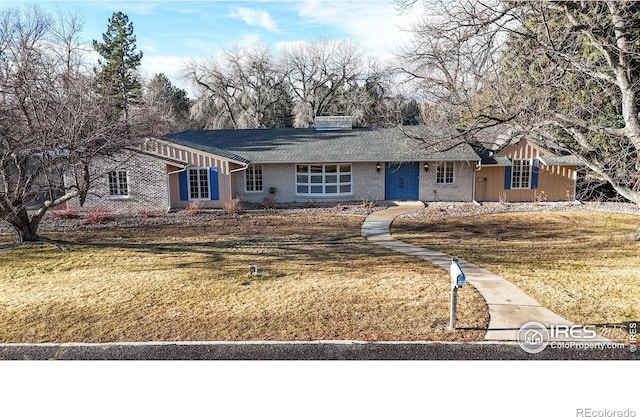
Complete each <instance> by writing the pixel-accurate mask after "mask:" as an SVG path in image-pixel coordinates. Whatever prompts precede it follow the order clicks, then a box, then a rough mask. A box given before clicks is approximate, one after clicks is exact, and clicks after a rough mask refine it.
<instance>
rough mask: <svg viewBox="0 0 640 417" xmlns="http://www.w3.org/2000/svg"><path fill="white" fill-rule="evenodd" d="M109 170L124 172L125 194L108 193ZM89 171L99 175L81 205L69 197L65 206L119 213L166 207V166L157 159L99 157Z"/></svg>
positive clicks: (167, 195)
mask: <svg viewBox="0 0 640 417" xmlns="http://www.w3.org/2000/svg"><path fill="white" fill-rule="evenodd" d="M112 170H119V171H120V170H121V171H126V172H127V185H128V189H129V195H128V196H126V197H125V196H118V197H113V196H110V195H109V177H108V172H109V171H112ZM93 173H94V175H99V176H100V177H99V178H98V179H97V180H96V181H95V182H94V185H93V187H92V188H91V192H90V193H89V195H88V196H87V200H86V202H85V204H84V206H83V207H82V208H80V206H79V201H78V199H72V200H70V201H69V202H68V203H67V207H69V208H72V209H78V210H81V211H91V210H93V209H96V208H99V209H106V210H110V211H111V212H113V213H122V214H134V213H140V212H143V211H158V210H160V211H166V210H168V208H169V193H168V189H167V166H166V164H165V163H163V162H161V161H159V160H156V159H153V158H149V157H144V156H141V155H138V154H132V153H123V154H120V155H118V156H116V157H114V158H110V159H109V160H106V159H102V160H100V161H99V162H98V163H96V164H95V166H94V167H93ZM65 180H68V179H65Z"/></svg>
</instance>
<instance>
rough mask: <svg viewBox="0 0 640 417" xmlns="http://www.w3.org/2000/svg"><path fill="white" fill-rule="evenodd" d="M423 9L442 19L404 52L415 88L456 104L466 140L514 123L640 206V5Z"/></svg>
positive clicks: (435, 5) (444, 4)
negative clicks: (563, 151) (567, 153)
mask: <svg viewBox="0 0 640 417" xmlns="http://www.w3.org/2000/svg"><path fill="white" fill-rule="evenodd" d="M398 3H399V4H400V5H401V6H406V7H411V6H412V5H413V4H414V3H416V2H415V1H410V0H407V1H402V0H400V1H399V2H398ZM424 3H425V5H426V6H427V7H425V9H426V10H437V14H438V15H439V16H440V17H439V18H435V17H433V16H431V17H426V18H425V19H424V21H423V22H422V23H421V24H420V25H419V26H418V27H416V28H415V30H414V34H415V37H414V39H413V43H412V49H408V50H406V51H405V55H404V56H405V57H406V58H407V61H408V62H410V63H411V64H412V65H411V66H409V67H408V68H407V70H406V73H407V74H409V75H410V76H411V77H412V79H413V80H414V81H417V82H419V83H420V84H421V85H422V86H423V87H424V88H425V90H426V91H428V92H429V93H432V94H434V96H435V97H436V98H438V99H443V100H445V101H447V102H449V103H452V104H456V105H457V106H458V108H459V109H460V116H461V121H462V124H464V125H465V126H466V127H467V128H468V129H469V130H473V129H477V128H483V127H486V126H493V125H497V124H502V123H509V124H511V125H513V126H515V127H516V128H517V129H518V130H520V131H521V132H528V134H534V135H538V137H539V138H541V139H542V140H544V141H546V142H548V143H550V144H552V145H555V146H560V147H562V148H565V149H568V150H569V151H571V152H572V153H573V154H574V155H575V156H576V157H578V158H579V159H580V160H582V161H583V162H584V163H585V164H586V165H587V166H588V167H589V168H590V169H591V170H592V171H593V172H595V173H597V174H598V175H600V176H601V177H602V178H604V179H605V180H606V181H607V182H609V183H610V184H611V185H612V187H613V188H614V189H615V190H616V191H617V192H618V193H619V194H620V195H622V196H624V197H625V198H627V199H628V200H630V201H632V202H634V203H637V204H640V181H638V175H639V174H638V171H639V170H640V163H639V161H640V159H639V156H640V119H639V116H638V111H639V108H638V106H639V105H640V97H639V96H638V90H639V88H640V81H639V80H640V58H639V57H640V41H639V40H640V3H638V2H635V1H630V0H623V1H617V0H616V1H614V0H611V1H597V2H595V1H594V2H587V1H526V2H525V1H498V0H491V1H485V2H475V1H471V0H457V1H426V2H424ZM638 235H640V231H639V233H638ZM639 237H640V236H639Z"/></svg>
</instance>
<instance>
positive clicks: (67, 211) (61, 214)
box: [51, 207, 80, 220]
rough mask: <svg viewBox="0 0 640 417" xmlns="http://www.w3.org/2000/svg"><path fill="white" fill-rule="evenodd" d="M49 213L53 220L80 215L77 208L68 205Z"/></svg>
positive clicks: (74, 217) (67, 218) (75, 217)
mask: <svg viewBox="0 0 640 417" xmlns="http://www.w3.org/2000/svg"><path fill="white" fill-rule="evenodd" d="M51 213H52V215H53V218H54V220H69V219H77V218H78V217H80V214H78V210H76V209H74V208H70V207H67V208H64V209H60V210H52V211H51Z"/></svg>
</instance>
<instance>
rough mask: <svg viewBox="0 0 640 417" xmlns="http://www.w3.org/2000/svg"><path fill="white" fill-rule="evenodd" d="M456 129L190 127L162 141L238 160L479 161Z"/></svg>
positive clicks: (419, 127)
mask: <svg viewBox="0 0 640 417" xmlns="http://www.w3.org/2000/svg"><path fill="white" fill-rule="evenodd" d="M455 137H456V132H455V130H449V131H447V130H445V129H438V128H431V127H426V126H411V127H405V128H403V129H400V128H388V129H353V130H342V131H318V130H315V129H235V130H189V131H185V132H181V133H176V134H172V135H167V136H165V137H163V138H162V139H163V140H166V141H169V142H173V143H176V144H179V145H182V146H187V147H191V148H194V149H197V150H200V151H203V152H207V153H212V154H215V155H219V156H223V157H226V158H229V159H232V160H235V161H239V162H242V163H249V162H251V163H314V162H323V163H326V162H329V163H332V162H380V161H383V162H407V161H422V160H424V161H427V160H428V161H460V160H462V161H479V160H480V157H479V156H478V154H477V153H476V152H475V151H474V150H473V148H472V147H471V146H470V145H469V144H467V143H459V140H456V139H455Z"/></svg>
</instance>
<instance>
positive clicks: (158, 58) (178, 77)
mask: <svg viewBox="0 0 640 417" xmlns="http://www.w3.org/2000/svg"><path fill="white" fill-rule="evenodd" d="M188 61H189V58H185V57H182V56H172V55H145V56H144V58H143V59H142V64H141V65H140V72H141V73H142V76H143V77H144V78H145V79H148V80H150V79H151V78H153V76H154V75H156V74H160V73H163V74H164V75H166V76H167V77H168V78H169V79H170V80H171V82H172V83H173V84H174V85H175V86H178V87H180V88H183V89H185V90H187V91H189V90H190V86H189V83H188V82H187V81H186V80H185V79H184V78H183V76H182V73H183V71H184V69H185V67H186V64H187V62H188Z"/></svg>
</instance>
